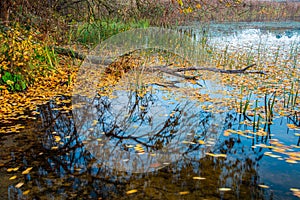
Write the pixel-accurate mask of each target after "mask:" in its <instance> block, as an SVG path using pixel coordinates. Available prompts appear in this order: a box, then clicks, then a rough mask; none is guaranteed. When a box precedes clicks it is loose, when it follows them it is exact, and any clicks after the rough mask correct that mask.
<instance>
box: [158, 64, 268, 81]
mask: <svg viewBox="0 0 300 200" xmlns="http://www.w3.org/2000/svg"><path fill="white" fill-rule="evenodd" d="M255 65H256V64H255V63H254V64H251V65H248V66H247V67H245V68H243V69H236V70H233V69H228V70H226V69H217V68H210V67H198V66H195V67H184V68H176V69H168V68H167V67H166V66H165V67H164V66H157V67H154V68H156V69H158V70H160V71H163V72H166V73H170V74H172V75H174V73H175V74H176V76H178V74H177V73H176V72H186V71H200V70H202V71H212V72H217V73H225V74H264V75H265V74H266V73H265V72H264V71H246V70H247V69H249V68H251V67H253V66H255ZM188 78H189V79H195V77H188Z"/></svg>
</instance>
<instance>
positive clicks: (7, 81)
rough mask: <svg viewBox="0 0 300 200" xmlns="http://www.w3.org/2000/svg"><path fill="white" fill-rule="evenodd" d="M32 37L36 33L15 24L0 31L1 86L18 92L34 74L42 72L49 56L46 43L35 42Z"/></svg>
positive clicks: (47, 63) (34, 37)
mask: <svg viewBox="0 0 300 200" xmlns="http://www.w3.org/2000/svg"><path fill="white" fill-rule="evenodd" d="M36 38H37V34H35V33H34V32H32V31H29V30H26V29H24V28H21V27H20V26H19V25H15V27H13V28H6V30H5V29H4V30H2V31H0V41H1V44H0V85H2V88H7V89H8V90H10V91H22V90H25V89H26V87H27V86H28V85H30V84H31V83H33V81H34V78H35V77H36V76H37V75H40V74H45V72H46V71H47V69H48V67H47V66H49V61H50V62H51V56H53V55H51V56H49V51H48V49H47V48H46V46H45V45H43V44H41V43H39V42H38V41H37V40H36ZM51 64H52V62H51ZM3 86H4V87H3ZM0 89H1V88H0Z"/></svg>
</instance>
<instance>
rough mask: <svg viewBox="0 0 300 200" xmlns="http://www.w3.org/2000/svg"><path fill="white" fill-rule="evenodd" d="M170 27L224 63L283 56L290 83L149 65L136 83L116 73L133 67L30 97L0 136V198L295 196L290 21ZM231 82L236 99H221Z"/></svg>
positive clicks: (298, 32)
mask: <svg viewBox="0 0 300 200" xmlns="http://www.w3.org/2000/svg"><path fill="white" fill-rule="evenodd" d="M179 29H180V30H181V31H182V32H186V33H187V34H189V35H191V36H192V37H193V38H194V40H195V41H198V42H199V43H200V44H203V45H204V46H205V48H206V49H205V50H206V51H207V60H208V61H209V62H217V63H219V65H220V66H223V65H224V66H225V65H226V66H234V65H235V64H236V63H237V62H240V60H242V59H244V58H245V60H244V61H245V62H246V63H244V64H246V65H248V64H251V63H253V62H255V63H256V65H258V69H259V70H264V71H267V72H271V73H272V71H268V70H270V69H268V68H267V67H268V66H271V65H272V66H273V65H276V66H279V69H280V70H282V73H290V72H291V71H288V70H287V69H286V68H284V69H282V68H283V66H284V67H289V68H291V69H293V71H294V76H293V77H292V78H287V81H293V83H294V84H293V86H290V85H288V84H286V85H285V86H286V87H285V88H286V92H284V94H283V97H282V98H281V97H279V96H280V95H278V93H276V94H275V93H274V94H268V95H264V93H263V94H260V93H255V92H253V93H252V92H251V91H250V90H249V91H247V92H245V93H244V89H243V87H242V89H238V90H237V91H235V88H236V86H234V85H227V84H226V82H224V81H223V82H221V81H220V80H221V79H222V78H221V76H219V75H218V74H216V73H207V76H208V74H209V77H210V78H207V79H206V80H197V81H196V82H193V81H181V80H182V79H181V78H180V77H174V76H172V74H171V75H170V74H164V75H161V74H160V73H157V72H149V73H144V74H143V77H142V78H140V79H141V80H143V81H144V80H145V79H146V78H147V81H148V82H147V84H148V86H149V87H148V88H147V89H145V85H143V84H144V82H143V81H142V82H143V84H141V83H140V82H138V83H136V84H134V85H132V84H129V83H132V81H128V80H126V79H130V78H132V77H133V78H135V79H136V77H137V73H136V72H133V73H132V74H129V75H128V76H126V78H124V79H121V80H120V82H119V83H117V84H116V85H114V91H113V92H112V94H111V95H110V96H101V95H95V97H93V98H90V97H82V96H76V95H75V96H73V98H72V97H69V96H63V95H62V96H59V97H56V98H55V99H53V100H51V101H50V102H46V103H45V104H43V105H42V106H40V107H39V108H38V110H37V112H36V115H35V117H36V120H32V121H26V122H23V121H18V122H16V123H21V124H22V126H24V127H25V128H24V129H23V130H22V131H21V133H18V134H9V135H1V136H0V137H1V141H0V144H1V146H0V167H1V168H0V177H1V178H0V185H1V187H0V198H1V199H286V200H288V199H298V197H299V196H300V194H299V193H300V182H299V180H300V171H299V166H300V164H299V161H300V109H299V108H300V101H299V98H297V96H298V88H299V58H298V55H299V53H298V45H299V41H300V23H297V22H286V23H280V24H279V23H258V22H257V23H255V22H254V23H226V24H209V25H204V26H203V25H201V24H198V23H194V24H191V25H189V26H185V27H179ZM211 51H213V52H218V53H215V54H214V55H211V54H210V52H211ZM226 54H227V55H231V54H232V55H234V56H232V57H231V59H228V58H227V56H225V55H226ZM242 56H243V58H242ZM215 60H217V61H215ZM138 75H141V74H140V73H138ZM148 76H149V77H148ZM241 76H242V75H241ZM145 77H146V78H145ZM153 77H154V78H153ZM157 78H158V79H159V80H161V79H164V80H166V81H165V82H163V83H162V82H159V80H157ZM203 78H204V77H203ZM250 78H253V79H255V80H256V78H257V81H258V80H259V78H258V76H256V75H253V76H251V77H250ZM271 78H273V77H271ZM140 79H139V80H140ZM227 79H231V80H234V79H233V78H232V77H227V78H226V80H227ZM278 79H279V80H281V77H279V78H278ZM276 80H277V79H276ZM122 81H123V82H122ZM284 83H285V82H284ZM236 84H237V85H243V83H242V82H238V81H237V83H236ZM270 85H272V86H273V85H276V83H272V84H270ZM268 86H269V85H268ZM266 87H267V86H266ZM187 88H188V89H187ZM274 88H275V89H278V88H280V86H278V85H276V87H275V86H274V87H273V88H272V89H274ZM280 89H281V88H280ZM288 89H289V90H288ZM293 89H295V90H296V92H295V93H292V92H290V91H291V90H293ZM187 90H188V91H187ZM221 90H222V91H225V93H222V92H221ZM239 92H241V94H239ZM236 93H237V95H238V96H239V95H240V101H238V102H237V104H238V106H237V107H231V105H230V104H232V102H233V100H232V101H231V100H230V99H232V98H231V96H230V95H231V94H236ZM195 94H196V95H195ZM220 95H221V96H222V97H220ZM222 98H223V101H224V99H225V100H228V104H226V105H224V104H223V103H222V102H219V100H218V99H222ZM212 99H214V100H213V101H211V100H212ZM82 102H84V103H87V102H88V104H82ZM245 102H248V103H249V102H250V103H249V108H250V106H252V107H254V109H253V112H255V113H254V114H253V113H252V110H249V112H248V108H247V106H246V105H248V104H244V103H245ZM272 102H273V103H272ZM274 102H276V103H277V102H278V104H280V103H282V104H283V108H282V109H281V108H280V106H276V105H274V104H275V103H274ZM72 103H73V109H72ZM74 105H76V106H75V108H74ZM264 105H265V107H264ZM273 106H274V113H273ZM259 107H261V108H262V109H267V110H265V111H266V112H265V113H264V112H263V111H264V110H263V111H260V110H259V109H258V108H259ZM256 108H257V109H256ZM268 109H269V111H272V112H270V116H269V115H267V113H269V112H268ZM243 110H244V111H245V112H243ZM86 111H91V112H89V113H86ZM256 112H257V113H259V112H261V113H260V114H257V113H256ZM251 113H252V114H251ZM282 113H283V114H282ZM256 116H258V117H256ZM271 116H272V117H271ZM297 195H298V197H297Z"/></svg>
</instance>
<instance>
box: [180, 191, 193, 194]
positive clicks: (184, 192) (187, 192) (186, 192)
mask: <svg viewBox="0 0 300 200" xmlns="http://www.w3.org/2000/svg"><path fill="white" fill-rule="evenodd" d="M189 193H190V192H189V191H182V192H179V194H180V195H186V194H189Z"/></svg>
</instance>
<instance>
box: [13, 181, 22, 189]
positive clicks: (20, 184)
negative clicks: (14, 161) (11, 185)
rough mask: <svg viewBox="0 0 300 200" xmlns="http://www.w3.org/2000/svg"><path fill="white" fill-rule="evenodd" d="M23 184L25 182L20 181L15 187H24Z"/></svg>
mask: <svg viewBox="0 0 300 200" xmlns="http://www.w3.org/2000/svg"><path fill="white" fill-rule="evenodd" d="M23 185H24V183H22V182H20V183H18V184H17V185H16V186H15V187H16V188H20V187H22V186H23Z"/></svg>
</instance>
